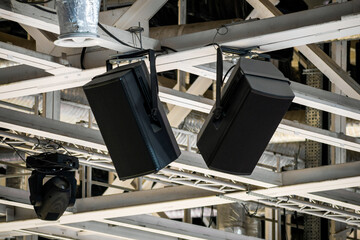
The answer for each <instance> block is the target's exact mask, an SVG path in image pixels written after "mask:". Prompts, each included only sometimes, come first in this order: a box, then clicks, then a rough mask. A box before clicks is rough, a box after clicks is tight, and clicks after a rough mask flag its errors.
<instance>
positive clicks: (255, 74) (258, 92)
mask: <svg viewBox="0 0 360 240" xmlns="http://www.w3.org/2000/svg"><path fill="white" fill-rule="evenodd" d="M293 98H294V94H293V92H292V90H291V89H290V86H289V81H288V79H287V78H285V77H284V76H283V74H282V73H281V72H280V71H279V70H278V69H276V68H275V66H273V65H272V64H271V63H269V62H264V61H256V60H251V59H243V58H241V59H240V60H239V62H238V63H237V65H236V66H235V68H234V70H233V72H232V74H231V76H230V78H229V80H228V81H227V83H226V84H225V86H224V87H223V89H222V94H221V107H222V114H221V117H220V118H218V119H216V117H215V115H214V110H215V106H214V108H213V109H212V111H211V113H210V114H209V116H208V117H207V119H206V121H205V123H204V125H203V127H202V129H201V131H200V133H199V134H198V142H197V146H198V148H199V150H200V153H201V155H202V156H203V158H204V160H205V162H206V163H207V165H208V167H209V168H210V169H214V170H218V171H222V172H226V173H231V174H239V175H240V174H244V175H247V174H251V173H252V171H253V169H254V168H255V166H256V164H257V162H258V160H259V158H260V157H261V155H262V153H263V152H264V150H265V148H266V146H267V144H268V142H269V141H270V139H271V137H272V135H273V133H274V132H275V130H276V128H277V126H278V125H279V123H280V121H281V119H282V117H283V116H284V114H285V113H286V111H287V110H288V108H289V106H290V104H291V102H292V99H293Z"/></svg>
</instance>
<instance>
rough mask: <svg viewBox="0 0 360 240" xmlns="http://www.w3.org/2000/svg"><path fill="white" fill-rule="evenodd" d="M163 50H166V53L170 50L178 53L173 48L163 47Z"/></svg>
mask: <svg viewBox="0 0 360 240" xmlns="http://www.w3.org/2000/svg"><path fill="white" fill-rule="evenodd" d="M161 49H164V50H165V51H166V50H170V51H173V52H178V51H177V50H175V49H173V48H171V47H167V46H161Z"/></svg>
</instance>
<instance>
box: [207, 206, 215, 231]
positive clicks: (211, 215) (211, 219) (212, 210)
mask: <svg viewBox="0 0 360 240" xmlns="http://www.w3.org/2000/svg"><path fill="white" fill-rule="evenodd" d="M213 214H214V206H211V212H210V220H209V225H208V228H209V227H211V225H212V223H213Z"/></svg>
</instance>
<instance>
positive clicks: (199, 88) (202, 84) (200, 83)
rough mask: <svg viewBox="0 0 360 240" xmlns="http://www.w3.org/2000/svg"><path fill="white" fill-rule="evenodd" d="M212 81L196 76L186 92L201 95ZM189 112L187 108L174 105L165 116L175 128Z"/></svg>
mask: <svg viewBox="0 0 360 240" xmlns="http://www.w3.org/2000/svg"><path fill="white" fill-rule="evenodd" d="M212 83H213V81H212V80H211V79H208V78H204V77H198V78H197V79H196V81H195V82H194V83H193V84H192V85H191V86H190V88H189V89H188V90H187V91H186V93H188V94H193V95H203V94H204V93H205V92H206V90H208V89H209V87H210V86H211V85H212ZM190 112H191V109H189V108H183V107H180V106H175V107H174V108H173V109H171V111H170V112H169V113H168V114H167V118H168V120H169V123H170V125H171V126H173V127H176V128H177V127H178V126H179V125H180V123H181V122H182V121H183V120H184V118H185V117H186V116H187V115H188V114H189V113H190Z"/></svg>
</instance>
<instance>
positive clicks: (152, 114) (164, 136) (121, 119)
mask: <svg viewBox="0 0 360 240" xmlns="http://www.w3.org/2000/svg"><path fill="white" fill-rule="evenodd" d="M146 54H149V61H150V70H151V71H150V72H151V75H150V76H149V73H148V71H147V67H146V64H145V62H144V61H139V62H136V63H132V64H128V65H125V66H121V67H118V68H115V69H113V70H110V71H108V72H107V73H105V74H102V75H100V76H97V77H95V78H94V79H93V80H92V81H91V82H90V83H88V84H86V85H85V86H84V87H83V89H84V92H85V95H86V97H87V99H88V101H89V104H90V107H91V109H92V111H93V113H94V116H95V119H96V122H97V124H98V126H99V129H100V132H101V134H102V136H103V138H104V141H105V144H106V146H107V148H108V150H109V153H110V156H111V159H112V161H113V163H114V166H115V169H116V172H117V173H118V176H119V178H120V179H122V180H124V179H129V178H134V177H138V176H143V175H146V174H150V173H154V172H157V171H159V170H161V169H162V168H164V167H165V166H166V165H168V164H169V163H171V162H172V161H174V160H175V159H177V158H178V157H179V155H180V149H179V146H178V145H177V143H176V140H175V137H174V135H173V133H172V130H171V127H170V124H169V122H168V120H167V118H166V115H165V112H164V109H163V106H162V104H161V102H160V99H159V97H158V83H157V76H156V69H155V52H154V51H153V50H145V51H140V52H137V53H133V54H131V56H130V55H128V56H127V57H141V56H143V55H146ZM108 65H109V64H108Z"/></svg>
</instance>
